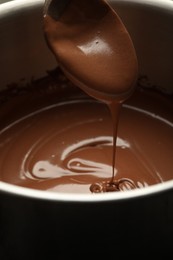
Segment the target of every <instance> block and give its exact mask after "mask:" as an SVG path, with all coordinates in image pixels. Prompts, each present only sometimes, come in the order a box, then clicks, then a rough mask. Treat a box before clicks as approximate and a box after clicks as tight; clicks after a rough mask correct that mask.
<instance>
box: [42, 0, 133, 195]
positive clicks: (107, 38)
mask: <svg viewBox="0 0 173 260" xmlns="http://www.w3.org/2000/svg"><path fill="white" fill-rule="evenodd" d="M57 11H58V10H57ZM44 31H45V36H46V40H47V42H48V46H49V47H50V49H51V50H52V52H53V53H54V55H55V57H56V59H57V61H58V64H59V65H60V66H61V68H62V69H63V71H64V73H65V74H66V76H67V77H68V78H69V79H70V80H71V81H72V82H74V83H75V84H76V85H77V86H79V87H80V88H81V89H83V90H84V91H85V92H86V93H88V94H89V95H90V96H93V97H94V98H96V99H97V100H101V101H103V102H105V103H106V104H107V105H108V106H109V109H110V111H111V115H112V119H113V162H112V178H111V181H110V189H106V188H105V189H103V190H114V189H113V187H115V185H114V182H115V181H114V176H115V173H114V168H115V154H116V141H117V128H118V120H119V113H120V108H121V103H122V102H123V101H124V100H125V99H127V98H128V97H129V96H130V95H131V93H132V92H133V90H134V86H135V82H136V78H137V73H138V70H137V67H138V66H137V58H136V53H135V49H134V46H133V43H132V41H131V38H130V36H129V34H128V32H127V30H126V28H125V26H124V24H123V23H122V21H121V20H120V18H119V17H118V15H117V14H116V12H115V11H114V10H113V9H112V8H111V7H110V6H109V5H108V4H107V2H106V1H103V0H99V1H98V0H92V1H91V0H83V1H81V0H72V1H70V2H69V3H68V5H67V6H66V8H65V10H64V11H63V12H62V14H61V16H60V17H59V18H58V19H57V20H55V19H54V18H52V17H50V15H48V14H46V15H45V16H44ZM106 183H107V182H106ZM103 186H105V187H108V183H107V184H106V185H105V184H103ZM91 187H93V185H92V186H91ZM115 190H117V189H116V188H115Z"/></svg>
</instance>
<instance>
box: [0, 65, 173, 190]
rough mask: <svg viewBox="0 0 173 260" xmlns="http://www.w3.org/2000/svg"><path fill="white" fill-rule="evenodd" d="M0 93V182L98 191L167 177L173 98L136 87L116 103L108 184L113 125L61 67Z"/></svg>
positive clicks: (169, 174) (102, 108)
mask: <svg viewBox="0 0 173 260" xmlns="http://www.w3.org/2000/svg"><path fill="white" fill-rule="evenodd" d="M15 90H16V91H15ZM3 97H4V99H3ZM5 99H6V102H2V103H1V105H0V106H1V109H0V122H1V132H0V144H1V145H0V179H1V180H2V181H4V182H8V183H12V184H15V185H19V186H23V187H29V188H34V189H40V190H49V191H52V192H68V193H73V192H74V193H90V192H91V191H92V192H96V193H98V192H105V191H112V190H113V191H119V190H120V191H125V190H129V189H134V188H143V187H146V186H148V185H153V184H157V183H161V182H164V181H167V180H170V179H172V143H173V120H172V112H173V103H172V100H171V99H170V98H169V97H167V96H164V95H163V94H161V93H157V92H155V91H152V90H149V89H145V88H140V87H139V86H138V87H137V88H136V90H135V92H134V94H133V95H132V96H131V97H130V98H129V99H128V100H126V101H125V102H124V103H123V105H122V109H121V116H120V119H119V127H118V133H117V146H116V167H115V178H114V180H113V182H111V183H110V179H111V177H112V145H113V137H112V128H113V126H112V118H111V116H110V112H109V109H108V108H107V106H106V105H105V104H104V103H102V102H99V101H97V100H95V99H94V98H90V97H89V96H88V95H86V94H85V93H84V92H83V91H81V90H80V89H79V88H76V86H74V85H73V84H71V83H70V82H69V81H68V80H67V79H66V78H65V77H64V75H63V73H62V72H61V71H60V70H58V71H55V72H53V73H50V75H49V76H48V77H46V78H44V79H40V80H39V81H36V82H32V83H31V84H30V85H28V86H27V87H26V86H20V85H19V86H11V87H10V88H8V90H7V91H4V92H1V100H3V101H4V100H5ZM21 108H22V109H21Z"/></svg>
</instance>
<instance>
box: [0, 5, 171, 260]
mask: <svg viewBox="0 0 173 260" xmlns="http://www.w3.org/2000/svg"><path fill="white" fill-rule="evenodd" d="M109 3H110V4H111V5H112V7H113V8H114V9H115V10H116V12H117V13H118V14H119V16H120V17H121V19H122V20H123V22H124V24H125V25H126V27H127V29H128V31H129V33H130V35H131V37H132V40H133V42H134V46H135V49H136V53H137V57H138V61H139V81H140V84H142V85H143V86H146V87H149V88H150V87H157V88H158V89H159V90H160V91H161V92H163V94H165V93H166V94H168V95H172V93H173V73H172V65H173V64H172V62H173V48H172V46H173V34H172V24H173V2H172V1H170V0H162V1H161V0H155V1H154V0H147V1H146V0H145V1H144V0H121V1H118V0H111V1H109ZM43 4H44V1H42V0H30V1H29V0H28V1H24V0H18V1H11V2H7V3H3V4H1V5H0V50H1V55H0V64H1V71H0V90H3V89H5V88H6V86H8V85H9V84H11V83H12V82H21V80H22V81H23V80H24V81H25V82H26V83H27V82H29V81H30V80H31V79H32V78H34V79H39V78H40V77H44V76H45V75H46V71H48V70H51V69H53V68H54V67H56V65H57V64H56V61H55V59H54V57H53V55H52V54H51V53H50V50H48V48H47V45H46V42H45V39H44V35H43V24H42V13H43ZM0 230H1V232H0V257H1V259H12V258H14V257H18V258H19V259H20V258H21V259H23V258H25V259H26V256H27V259H37V257H42V256H45V257H50V256H56V257H57V259H67V257H73V256H75V257H77V256H79V257H84V256H85V257H92V256H93V255H94V254H96V255H97V256H103V255H106V256H107V257H108V256H110V257H112V256H130V255H136V254H137V253H136V252H143V254H146V255H147V256H148V251H151V252H153V253H155V254H157V253H159V255H162V254H163V255H164V256H165V252H167V253H168V252H169V253H170V254H171V255H173V253H172V250H171V247H172V233H173V180H170V181H166V182H164V183H160V184H156V185H151V186H149V187H145V188H141V189H136V190H130V191H125V192H118V193H106V194H98V196H93V194H69V193H52V192H48V191H39V190H34V189H29V188H23V187H18V186H16V185H12V184H8V183H5V182H2V181H0Z"/></svg>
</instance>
